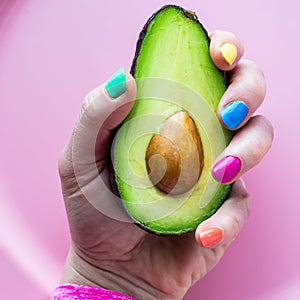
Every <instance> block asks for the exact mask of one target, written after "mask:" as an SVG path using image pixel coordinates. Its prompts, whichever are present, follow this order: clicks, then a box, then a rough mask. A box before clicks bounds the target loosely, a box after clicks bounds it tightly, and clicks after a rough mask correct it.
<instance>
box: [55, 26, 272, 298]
mask: <svg viewBox="0 0 300 300" xmlns="http://www.w3.org/2000/svg"><path fill="white" fill-rule="evenodd" d="M210 36H211V39H212V41H211V49H210V53H211V56H212V59H213V61H214V62H215V63H216V64H217V66H218V67H219V68H221V69H223V70H227V71H230V75H231V84H230V86H229V87H228V90H227V91H226V93H225V95H224V97H223V98H222V100H221V102H220V105H219V110H218V113H219V112H220V111H221V110H222V108H223V107H224V106H225V105H226V103H229V102H230V101H232V100H240V99H242V100H243V101H244V102H245V104H246V105H247V106H248V107H249V114H248V116H247V117H246V119H245V121H244V122H243V123H242V124H241V125H240V127H239V129H238V131H237V133H236V135H235V137H234V138H233V140H232V142H231V143H230V145H229V146H228V147H227V148H226V149H225V151H224V152H223V153H222V154H221V155H220V157H219V158H218V159H221V158H222V157H225V156H226V155H235V156H238V157H239V158H240V159H241V162H242V168H241V171H240V172H239V173H238V174H237V175H236V177H235V178H233V180H232V181H236V183H235V184H234V185H233V188H232V191H231V194H230V195H229V197H228V200H227V201H226V202H225V203H224V204H223V205H222V206H221V208H220V209H219V210H218V211H217V212H216V213H215V214H214V215H213V216H212V217H210V218H209V219H207V220H206V221H204V222H203V223H201V224H200V225H199V226H198V228H197V230H196V231H195V232H191V233H188V234H185V235H182V236H165V237H161V236H158V235H154V234H151V233H148V232H145V231H144V230H142V229H141V228H139V227H138V226H136V225H134V224H132V223H130V222H120V221H118V220H116V219H113V218H110V217H107V216H106V215H104V214H103V213H101V212H100V211H99V210H97V209H95V207H94V206H93V205H92V204H91V203H90V202H89V201H88V200H87V198H86V197H85V194H83V190H82V186H84V190H85V192H91V193H92V191H93V188H94V185H93V184H94V182H95V180H96V179H97V178H98V177H99V176H102V177H103V179H104V181H108V177H109V168H108V161H109V155H110V142H111V139H112V136H113V129H114V128H116V126H118V125H119V124H120V123H121V122H122V120H123V119H124V118H125V116H126V115H127V114H128V112H129V111H130V109H131V107H132V105H133V101H134V99H135V96H136V86H135V82H134V80H133V78H132V77H131V76H130V75H129V73H127V74H126V78H127V82H126V91H125V93H124V94H122V95H121V96H120V97H119V98H117V99H114V100H113V99H111V98H110V97H109V96H108V94H107V93H106V91H105V84H104V85H102V86H100V87H98V88H96V89H95V90H93V91H92V92H90V93H89V94H88V95H87V96H86V98H85V100H84V102H83V106H82V110H81V113H80V117H79V120H78V122H77V123H76V126H75V129H74V132H73V135H72V137H71V139H70V141H69V142H68V143H67V145H66V146H65V148H64V150H63V151H62V154H61V157H60V160H59V173H60V177H61V182H62V192H63V195H64V200H65V206H66V211H67V215H68V220H69V226H70V231H71V237H72V245H71V248H70V252H69V256H68V259H67V262H66V266H65V271H64V274H63V277H62V283H81V284H86V285H95V286H102V287H105V288H107V289H112V290H116V291H119V292H122V293H125V294H128V295H131V296H133V297H136V298H137V299H149V300H151V299H182V297H183V296H184V294H185V293H186V292H187V290H188V289H189V288H190V287H191V285H193V284H194V283H195V282H196V281H197V280H198V279H200V278H202V277H203V276H204V275H205V274H206V273H207V272H209V271H210V270H211V269H212V268H213V267H214V266H215V265H216V264H217V262H218V261H219V260H220V258H221V257H222V255H223V253H224V251H225V250H226V249H227V247H228V246H229V245H230V244H231V243H232V241H233V240H234V239H235V238H236V236H237V235H238V233H239V232H240V230H241V229H242V227H243V225H244V224H245V222H246V220H247V219H248V216H249V195H248V193H247V191H246V189H245V186H244V184H243V181H242V180H240V179H238V178H239V177H240V176H241V175H242V174H244V173H245V172H246V171H247V170H249V169H251V168H252V167H253V166H255V165H256V164H257V163H259V161H260V160H261V159H262V158H263V156H264V155H265V154H266V152H267V151H268V149H269V148H270V146H271V143H272V139H273V130H272V126H271V124H270V122H269V121H268V120H267V119H266V118H265V117H263V116H256V117H251V115H252V113H253V112H254V111H255V110H256V108H257V107H258V106H259V105H260V104H261V102H262V100H263V99H264V95H265V83H264V78H263V75H262V72H261V71H260V69H259V68H258V67H257V66H256V65H255V64H254V63H252V62H250V61H246V60H242V61H239V60H240V57H241V56H242V53H243V47H242V45H241V43H240V42H239V41H238V39H237V38H236V37H235V36H234V35H232V34H229V33H226V32H220V31H218V32H216V33H212V34H211V35H210ZM228 41H230V42H233V43H235V45H236V46H237V48H238V56H237V59H236V61H235V62H234V63H233V64H232V65H231V66H228V64H227V62H226V61H225V60H224V58H222V57H221V54H220V53H219V51H218V47H219V45H221V44H223V43H224V42H228ZM107 115H109V116H110V117H109V118H106V117H105V116H107ZM104 120H105V121H104ZM103 121H104V123H103ZM99 124H101V125H102V126H101V129H100V131H99V128H100V127H99ZM89 145H92V146H93V150H94V151H93V155H90V152H89V151H88V148H89V147H90V146H89ZM75 146H76V147H75ZM72 149H73V150H74V149H76V151H75V152H74V151H72ZM78 153H79V154H78ZM76 155H79V156H80V158H81V161H80V165H79V167H78V166H77V167H78V169H77V172H76V175H77V176H75V170H74V165H76V162H75V161H74V156H76ZM95 161H96V165H97V172H94V170H93V168H91V164H92V163H93V162H95ZM78 182H80V183H81V187H79V185H78ZM110 197H111V194H108V195H107V196H105V197H104V196H103V198H102V199H101V201H103V202H105V201H108V202H109V203H111V201H113V199H111V198H110ZM116 209H117V208H116ZM120 214H121V212H120ZM210 227H218V228H220V229H221V232H222V233H223V236H222V239H220V240H219V242H218V243H217V244H214V245H213V246H212V247H210V248H205V247H203V245H202V242H201V240H200V233H201V232H202V231H205V230H206V229H207V228H210Z"/></svg>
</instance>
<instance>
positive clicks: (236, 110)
mask: <svg viewBox="0 0 300 300" xmlns="http://www.w3.org/2000/svg"><path fill="white" fill-rule="evenodd" d="M248 112H249V108H248V107H247V105H246V104H245V103H244V102H242V101H232V102H230V103H229V104H227V105H226V106H225V107H224V108H223V110H222V111H221V113H220V117H221V119H222V122H223V123H224V125H225V126H226V127H228V128H229V129H231V130H235V129H236V128H237V127H238V126H239V125H240V124H241V123H242V122H243V120H244V119H245V118H246V116H247V115H248Z"/></svg>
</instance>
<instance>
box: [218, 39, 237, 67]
mask: <svg viewBox="0 0 300 300" xmlns="http://www.w3.org/2000/svg"><path fill="white" fill-rule="evenodd" d="M219 51H220V53H221V54H222V56H223V57H224V59H225V60H226V61H227V63H228V64H229V66H231V65H232V64H233V63H234V61H235V59H236V57H237V48H236V46H235V45H234V44H232V43H225V44H223V45H222V46H221V47H220V48H219Z"/></svg>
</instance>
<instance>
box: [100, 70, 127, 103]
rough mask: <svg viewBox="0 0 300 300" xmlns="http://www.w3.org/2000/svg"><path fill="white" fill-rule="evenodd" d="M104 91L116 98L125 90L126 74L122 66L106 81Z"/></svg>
mask: <svg viewBox="0 0 300 300" xmlns="http://www.w3.org/2000/svg"><path fill="white" fill-rule="evenodd" d="M105 88H106V91H107V93H108V94H109V96H110V97H112V98H114V99H115V98H118V97H119V96H121V95H122V94H123V93H124V92H125V90H126V76H125V72H124V68H121V69H120V70H118V71H117V72H116V73H115V74H114V75H113V76H112V77H111V78H110V79H109V80H108V82H107V84H106V87H105Z"/></svg>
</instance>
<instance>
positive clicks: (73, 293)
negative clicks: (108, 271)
mask: <svg viewBox="0 0 300 300" xmlns="http://www.w3.org/2000/svg"><path fill="white" fill-rule="evenodd" d="M73 299H78V300H80V299H81V300H96V299H104V300H135V299H134V298H131V297H129V296H126V295H123V294H120V293H118V292H114V291H110V290H106V289H103V288H98V287H94V286H85V285H79V284H64V285H60V286H58V287H57V288H56V289H55V290H54V292H53V295H52V297H51V300H73Z"/></svg>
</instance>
